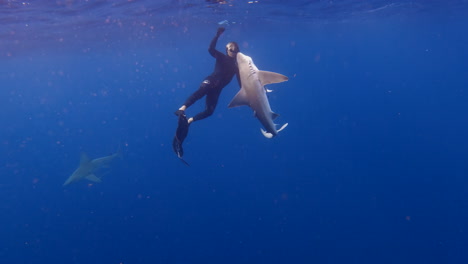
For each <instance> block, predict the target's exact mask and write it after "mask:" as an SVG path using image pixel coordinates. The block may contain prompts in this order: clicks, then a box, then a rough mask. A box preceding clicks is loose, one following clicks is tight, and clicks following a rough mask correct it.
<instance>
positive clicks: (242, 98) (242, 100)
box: [228, 88, 250, 108]
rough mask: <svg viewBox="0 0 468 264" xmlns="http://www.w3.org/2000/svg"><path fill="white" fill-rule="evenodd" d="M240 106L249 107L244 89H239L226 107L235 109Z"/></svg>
mask: <svg viewBox="0 0 468 264" xmlns="http://www.w3.org/2000/svg"><path fill="white" fill-rule="evenodd" d="M241 105H247V106H248V105H250V103H249V99H248V97H247V92H246V91H245V89H244V88H241V89H240V91H239V92H238V93H237V94H236V96H234V98H232V101H231V102H230V103H229V105H228V107H229V108H232V107H236V106H241Z"/></svg>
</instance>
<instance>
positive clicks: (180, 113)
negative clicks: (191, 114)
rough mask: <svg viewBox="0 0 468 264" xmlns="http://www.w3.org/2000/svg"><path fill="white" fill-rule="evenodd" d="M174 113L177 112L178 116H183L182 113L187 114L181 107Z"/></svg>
mask: <svg viewBox="0 0 468 264" xmlns="http://www.w3.org/2000/svg"><path fill="white" fill-rule="evenodd" d="M174 114H175V115H176V116H181V115H183V116H184V115H185V111H184V110H180V109H179V110H177V111H175V112H174Z"/></svg>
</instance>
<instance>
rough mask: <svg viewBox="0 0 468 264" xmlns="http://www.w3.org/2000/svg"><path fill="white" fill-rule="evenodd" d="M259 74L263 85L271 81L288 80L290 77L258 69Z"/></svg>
mask: <svg viewBox="0 0 468 264" xmlns="http://www.w3.org/2000/svg"><path fill="white" fill-rule="evenodd" d="M257 74H258V79H259V80H260V82H261V83H262V85H263V86H265V85H267V84H270V83H280V82H285V81H287V80H288V77H286V76H284V75H283V74H279V73H276V72H269V71H258V72H257Z"/></svg>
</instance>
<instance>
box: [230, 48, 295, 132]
mask: <svg viewBox="0 0 468 264" xmlns="http://www.w3.org/2000/svg"><path fill="white" fill-rule="evenodd" d="M236 59H237V66H238V68H239V76H240V81H241V89H240V90H239V92H238V93H237V94H236V95H235V96H234V98H233V99H232V101H231V102H230V103H229V105H228V107H229V108H232V107H237V106H242V105H247V106H249V107H250V108H252V110H253V111H254V116H255V117H256V118H257V119H258V120H259V121H260V123H261V124H262V125H263V127H264V128H265V130H263V129H260V130H261V132H262V134H263V135H264V136H265V137H266V138H272V137H274V136H276V135H277V134H278V132H280V131H281V130H283V129H284V128H286V126H287V125H288V123H285V124H284V125H282V126H281V128H280V129H278V130H277V129H276V124H275V123H273V120H275V119H276V118H277V117H278V116H279V115H278V114H276V113H274V112H273V111H272V110H271V107H270V103H269V101H268V97H267V92H271V90H268V89H266V88H265V85H267V84H271V83H281V82H284V81H287V80H288V77H286V76H284V75H282V74H279V73H275V72H268V71H261V70H259V69H258V68H257V66H255V64H254V63H253V60H252V58H251V57H249V56H247V55H244V54H243V53H241V52H238V53H237V57H236Z"/></svg>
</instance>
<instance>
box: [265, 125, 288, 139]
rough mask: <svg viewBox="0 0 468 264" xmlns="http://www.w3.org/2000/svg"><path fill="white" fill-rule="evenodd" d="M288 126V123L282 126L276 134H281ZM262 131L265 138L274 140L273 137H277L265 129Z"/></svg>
mask: <svg viewBox="0 0 468 264" xmlns="http://www.w3.org/2000/svg"><path fill="white" fill-rule="evenodd" d="M287 126H288V123H286V124H284V125H282V126H281V128H280V129H278V130H276V133H279V132H281V130H283V129H285V128H286V127H287ZM260 130H261V131H262V134H263V136H264V137H266V138H272V137H273V136H275V135H273V134H272V133H269V132H266V131H265V130H263V129H260Z"/></svg>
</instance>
